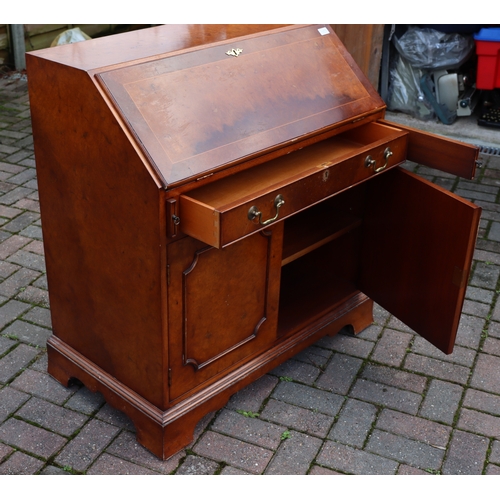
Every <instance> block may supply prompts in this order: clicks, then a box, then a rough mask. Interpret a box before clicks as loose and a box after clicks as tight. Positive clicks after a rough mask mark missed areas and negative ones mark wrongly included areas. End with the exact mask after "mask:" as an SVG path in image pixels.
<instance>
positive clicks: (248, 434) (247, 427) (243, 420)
mask: <svg viewBox="0 0 500 500" xmlns="http://www.w3.org/2000/svg"><path fill="white" fill-rule="evenodd" d="M211 429H212V430H213V431H216V432H220V433H222V434H226V435H228V436H232V437H234V438H237V439H241V440H243V441H246V442H247V443H252V444H256V445H258V446H263V447H264V448H270V449H276V448H278V446H279V445H280V443H281V435H282V434H283V432H284V431H286V427H283V426H281V425H276V424H272V423H270V422H264V421H262V420H260V419H258V418H252V417H247V416H244V415H241V414H239V413H236V412H234V411H230V410H222V412H221V413H220V414H219V415H218V416H217V418H216V420H215V422H214V423H213V424H212V427H211Z"/></svg>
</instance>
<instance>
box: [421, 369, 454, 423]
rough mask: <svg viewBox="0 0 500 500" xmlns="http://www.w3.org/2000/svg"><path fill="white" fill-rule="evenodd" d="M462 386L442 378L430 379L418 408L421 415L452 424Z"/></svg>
mask: <svg viewBox="0 0 500 500" xmlns="http://www.w3.org/2000/svg"><path fill="white" fill-rule="evenodd" d="M462 393H463V388H462V387H461V386H459V385H456V384H452V383H450V382H445V381H443V380H437V379H435V380H432V381H431V383H430V385H429V390H428V391H427V393H426V395H425V399H424V402H423V404H422V407H421V408H420V411H419V415H420V416H421V417H425V418H429V419H431V420H436V421H438V422H444V423H446V424H452V423H453V420H454V418H455V414H456V412H457V409H458V407H459V404H460V399H461V398H462Z"/></svg>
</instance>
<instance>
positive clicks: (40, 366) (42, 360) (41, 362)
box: [30, 351, 48, 372]
mask: <svg viewBox="0 0 500 500" xmlns="http://www.w3.org/2000/svg"><path fill="white" fill-rule="evenodd" d="M42 353H43V354H41V355H40V356H39V357H38V358H37V360H36V361H35V362H34V363H33V364H31V365H30V370H37V371H39V372H47V367H48V362H47V353H46V352H43V351H42Z"/></svg>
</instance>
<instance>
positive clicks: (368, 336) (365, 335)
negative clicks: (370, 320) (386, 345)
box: [357, 324, 382, 342]
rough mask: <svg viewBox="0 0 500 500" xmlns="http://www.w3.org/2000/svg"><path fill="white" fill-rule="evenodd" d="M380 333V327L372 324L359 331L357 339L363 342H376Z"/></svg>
mask: <svg viewBox="0 0 500 500" xmlns="http://www.w3.org/2000/svg"><path fill="white" fill-rule="evenodd" d="M381 332H382V326H380V325H375V324H372V325H370V326H369V327H368V328H365V329H364V330H363V331H361V332H360V333H359V334H358V335H357V337H358V338H360V339H364V340H371V341H372V342H376V341H377V340H378V338H379V337H380V334H381Z"/></svg>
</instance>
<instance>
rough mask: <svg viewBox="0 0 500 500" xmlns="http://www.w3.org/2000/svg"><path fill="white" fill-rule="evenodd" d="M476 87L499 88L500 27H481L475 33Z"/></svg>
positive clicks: (483, 88) (485, 88)
mask: <svg viewBox="0 0 500 500" xmlns="http://www.w3.org/2000/svg"><path fill="white" fill-rule="evenodd" d="M474 40H475V41H476V54H477V77H476V88H478V89H482V90H493V89H495V88H500V28H483V29H481V31H479V33H478V34H477V35H474Z"/></svg>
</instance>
